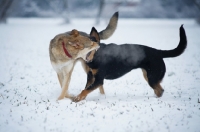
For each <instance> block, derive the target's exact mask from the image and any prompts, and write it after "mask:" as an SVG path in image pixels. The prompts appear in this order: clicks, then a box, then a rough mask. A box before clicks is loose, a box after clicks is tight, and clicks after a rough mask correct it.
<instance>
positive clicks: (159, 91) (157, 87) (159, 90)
mask: <svg viewBox="0 0 200 132" xmlns="http://www.w3.org/2000/svg"><path fill="white" fill-rule="evenodd" d="M153 89H154V93H155V94H156V96H157V97H161V96H162V94H163V92H164V89H163V88H162V86H161V85H160V83H158V84H156V85H155V86H154V87H153Z"/></svg>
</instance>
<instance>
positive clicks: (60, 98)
mask: <svg viewBox="0 0 200 132" xmlns="http://www.w3.org/2000/svg"><path fill="white" fill-rule="evenodd" d="M64 98H65V97H63V96H60V97H58V99H57V101H58V100H62V99H64Z"/></svg>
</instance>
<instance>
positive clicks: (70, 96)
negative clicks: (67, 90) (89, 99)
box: [65, 94, 75, 100]
mask: <svg viewBox="0 0 200 132" xmlns="http://www.w3.org/2000/svg"><path fill="white" fill-rule="evenodd" d="M65 98H69V99H72V100H73V99H74V98H75V96H74V95H72V94H65Z"/></svg>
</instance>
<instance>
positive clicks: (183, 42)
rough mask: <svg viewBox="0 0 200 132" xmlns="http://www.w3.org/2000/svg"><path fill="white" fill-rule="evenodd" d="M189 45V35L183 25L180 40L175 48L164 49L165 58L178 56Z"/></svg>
mask: <svg viewBox="0 0 200 132" xmlns="http://www.w3.org/2000/svg"><path fill="white" fill-rule="evenodd" d="M186 47H187V37H186V34H185V30H184V28H183V25H181V27H180V42H179V44H178V46H177V47H176V48H175V49H172V50H162V56H163V58H169V57H176V56H179V55H181V54H182V53H183V52H184V50H185V49H186Z"/></svg>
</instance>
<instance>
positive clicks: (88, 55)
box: [85, 48, 98, 62]
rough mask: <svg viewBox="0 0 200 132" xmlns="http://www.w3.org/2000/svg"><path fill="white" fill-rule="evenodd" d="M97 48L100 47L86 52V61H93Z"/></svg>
mask: <svg viewBox="0 0 200 132" xmlns="http://www.w3.org/2000/svg"><path fill="white" fill-rule="evenodd" d="M97 50H98V48H97V49H95V50H92V51H90V52H88V53H87V54H86V58H85V60H86V62H91V61H92V60H93V58H94V54H95V52H96V51H97Z"/></svg>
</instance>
